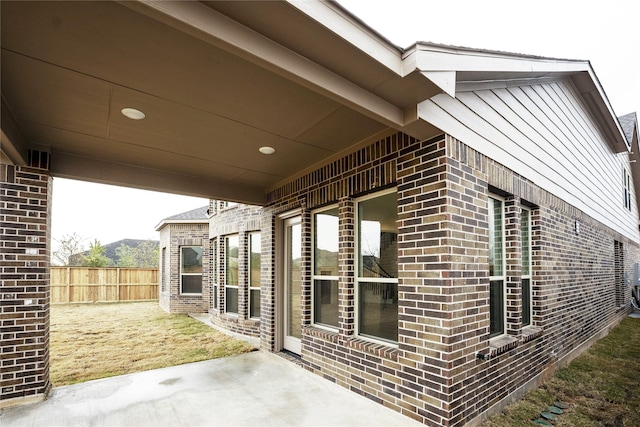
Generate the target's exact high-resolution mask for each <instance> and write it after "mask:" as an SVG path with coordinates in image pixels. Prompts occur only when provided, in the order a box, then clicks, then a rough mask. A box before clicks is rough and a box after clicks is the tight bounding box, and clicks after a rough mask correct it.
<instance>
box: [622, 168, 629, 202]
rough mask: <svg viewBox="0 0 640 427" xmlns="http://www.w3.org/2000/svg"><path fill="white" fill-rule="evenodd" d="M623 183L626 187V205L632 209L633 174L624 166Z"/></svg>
mask: <svg viewBox="0 0 640 427" xmlns="http://www.w3.org/2000/svg"><path fill="white" fill-rule="evenodd" d="M622 185H623V187H624V207H625V208H627V209H628V210H631V175H629V171H627V168H622Z"/></svg>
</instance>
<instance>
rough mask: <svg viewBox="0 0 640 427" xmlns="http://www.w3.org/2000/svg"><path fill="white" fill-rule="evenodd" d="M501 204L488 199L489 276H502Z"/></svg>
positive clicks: (498, 201)
mask: <svg viewBox="0 0 640 427" xmlns="http://www.w3.org/2000/svg"><path fill="white" fill-rule="evenodd" d="M502 259H503V255H502V202H501V201H500V200H496V199H493V198H491V197H489V275H490V276H502V275H503V271H502V270H503V267H502V265H503V260H502Z"/></svg>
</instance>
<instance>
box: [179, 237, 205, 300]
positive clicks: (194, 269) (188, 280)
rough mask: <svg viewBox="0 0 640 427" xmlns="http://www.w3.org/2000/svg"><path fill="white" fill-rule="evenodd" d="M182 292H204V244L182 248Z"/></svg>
mask: <svg viewBox="0 0 640 427" xmlns="http://www.w3.org/2000/svg"><path fill="white" fill-rule="evenodd" d="M180 293H182V294H201V293H202V246H182V247H181V248H180Z"/></svg>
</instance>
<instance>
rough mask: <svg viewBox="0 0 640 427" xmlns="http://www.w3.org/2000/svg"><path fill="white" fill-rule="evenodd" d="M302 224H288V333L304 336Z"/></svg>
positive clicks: (298, 336) (299, 336)
mask: <svg viewBox="0 0 640 427" xmlns="http://www.w3.org/2000/svg"><path fill="white" fill-rule="evenodd" d="M301 242H302V225H301V224H300V223H297V224H291V226H287V243H286V245H287V246H286V248H287V261H286V266H287V267H286V274H287V279H286V284H287V288H286V291H285V292H286V295H287V304H286V305H287V307H288V312H287V317H286V322H287V323H286V325H287V326H286V330H287V335H289V336H291V337H295V338H302V328H301V326H302V304H301V303H300V301H301V298H302V247H301Z"/></svg>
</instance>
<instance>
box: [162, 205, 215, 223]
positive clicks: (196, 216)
mask: <svg viewBox="0 0 640 427" xmlns="http://www.w3.org/2000/svg"><path fill="white" fill-rule="evenodd" d="M208 210H209V206H202V207H200V208H196V209H192V210H190V211H187V212H182V213H179V214H176V215H172V216H169V217H167V218H165V219H164V221H179V220H187V221H191V220H206V219H207V218H208V213H207V211H208Z"/></svg>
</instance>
